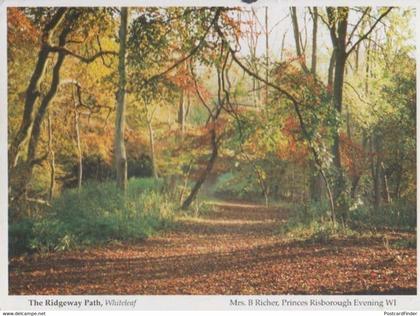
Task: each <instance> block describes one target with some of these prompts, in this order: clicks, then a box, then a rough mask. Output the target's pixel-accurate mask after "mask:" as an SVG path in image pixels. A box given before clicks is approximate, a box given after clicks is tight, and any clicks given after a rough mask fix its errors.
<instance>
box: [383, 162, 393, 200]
mask: <svg viewBox="0 0 420 316" xmlns="http://www.w3.org/2000/svg"><path fill="white" fill-rule="evenodd" d="M381 172H382V177H383V179H382V183H383V186H384V187H383V192H384V201H385V203H387V204H388V203H391V194H390V192H389V185H388V176H387V174H386V172H385V165H384V162H383V161H382V162H381Z"/></svg>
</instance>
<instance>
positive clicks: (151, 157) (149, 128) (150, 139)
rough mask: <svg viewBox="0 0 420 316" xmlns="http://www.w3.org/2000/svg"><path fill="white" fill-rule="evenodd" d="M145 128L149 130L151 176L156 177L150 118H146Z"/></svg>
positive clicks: (153, 140) (153, 141) (153, 139)
mask: <svg viewBox="0 0 420 316" xmlns="http://www.w3.org/2000/svg"><path fill="white" fill-rule="evenodd" d="M147 129H148V131H149V145H150V159H151V160H152V175H153V178H155V179H158V173H157V168H156V154H155V138H154V135H153V134H154V133H153V126H152V120H151V119H148V120H147Z"/></svg>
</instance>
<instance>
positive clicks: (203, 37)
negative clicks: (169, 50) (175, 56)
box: [146, 8, 222, 83]
mask: <svg viewBox="0 0 420 316" xmlns="http://www.w3.org/2000/svg"><path fill="white" fill-rule="evenodd" d="M221 12H222V8H218V9H217V11H216V13H215V15H214V18H213V20H212V21H211V23H210V25H209V26H208V28H207V29H206V31H205V32H204V35H203V36H202V37H201V39H200V41H199V43H198V44H197V45H196V46H195V47H194V48H193V49H192V50H191V51H190V52H189V54H187V55H186V56H185V57H183V58H181V59H179V60H178V61H176V62H175V63H174V64H173V65H172V66H170V67H169V68H168V69H166V70H165V71H162V72H161V73H159V74H157V75H154V76H152V77H150V78H149V79H147V80H146V83H147V82H150V81H153V80H155V79H157V78H159V77H162V76H164V75H166V74H167V73H168V72H170V71H171V70H173V69H175V68H176V67H178V66H179V65H180V64H182V63H183V62H184V61H186V60H188V59H189V58H191V57H192V56H193V55H195V54H196V53H197V52H198V51H199V50H200V48H201V47H202V46H203V45H204V42H205V40H206V37H207V35H208V34H209V32H210V30H211V29H212V27H213V25H215V24H216V23H217V21H218V19H219V16H220V13H221Z"/></svg>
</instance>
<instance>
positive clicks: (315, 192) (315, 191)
mask: <svg viewBox="0 0 420 316" xmlns="http://www.w3.org/2000/svg"><path fill="white" fill-rule="evenodd" d="M312 20H313V25H312V56H311V74H312V75H313V76H314V77H315V76H316V65H317V46H318V45H317V42H318V39H317V37H318V8H317V7H313V13H312ZM309 173H310V175H309V198H310V199H311V201H315V202H319V201H320V200H321V196H322V177H321V175H320V174H319V171H318V168H317V166H316V164H315V162H314V161H312V160H311V161H310V162H309Z"/></svg>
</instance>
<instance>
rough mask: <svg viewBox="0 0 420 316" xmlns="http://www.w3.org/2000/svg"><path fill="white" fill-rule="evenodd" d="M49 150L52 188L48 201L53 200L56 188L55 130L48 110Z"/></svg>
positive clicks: (49, 191)
mask: <svg viewBox="0 0 420 316" xmlns="http://www.w3.org/2000/svg"><path fill="white" fill-rule="evenodd" d="M48 152H49V156H50V188H49V190H48V201H51V200H52V198H53V195H54V189H55V153H54V148H53V132H52V123H51V114H50V112H48Z"/></svg>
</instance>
